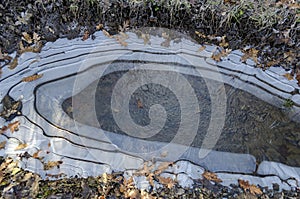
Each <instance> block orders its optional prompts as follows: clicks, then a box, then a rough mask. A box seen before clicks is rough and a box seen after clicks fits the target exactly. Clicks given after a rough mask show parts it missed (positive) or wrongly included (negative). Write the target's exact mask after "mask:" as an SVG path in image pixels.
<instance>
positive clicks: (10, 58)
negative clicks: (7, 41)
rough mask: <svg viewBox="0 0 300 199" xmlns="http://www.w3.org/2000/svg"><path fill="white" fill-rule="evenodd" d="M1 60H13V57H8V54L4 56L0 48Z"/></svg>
mask: <svg viewBox="0 0 300 199" xmlns="http://www.w3.org/2000/svg"><path fill="white" fill-rule="evenodd" d="M0 60H12V57H11V56H8V55H7V54H6V53H5V54H3V53H2V51H1V48H0Z"/></svg>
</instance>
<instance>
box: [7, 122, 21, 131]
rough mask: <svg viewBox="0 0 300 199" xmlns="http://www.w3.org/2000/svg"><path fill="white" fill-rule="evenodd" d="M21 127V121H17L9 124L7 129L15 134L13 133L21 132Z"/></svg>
mask: <svg viewBox="0 0 300 199" xmlns="http://www.w3.org/2000/svg"><path fill="white" fill-rule="evenodd" d="M19 126H20V122H19V121H15V122H13V123H10V124H8V125H7V128H9V130H10V132H11V133H13V132H15V131H18V130H19Z"/></svg>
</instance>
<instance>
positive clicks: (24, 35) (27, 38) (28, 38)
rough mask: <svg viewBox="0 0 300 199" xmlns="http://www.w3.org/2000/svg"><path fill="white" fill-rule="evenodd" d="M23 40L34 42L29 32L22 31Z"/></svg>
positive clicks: (29, 42)
mask: <svg viewBox="0 0 300 199" xmlns="http://www.w3.org/2000/svg"><path fill="white" fill-rule="evenodd" d="M22 35H23V37H22V40H24V41H26V42H27V43H28V44H31V43H32V38H31V36H30V35H29V34H28V33H27V32H22Z"/></svg>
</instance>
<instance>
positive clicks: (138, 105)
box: [137, 99, 143, 108]
mask: <svg viewBox="0 0 300 199" xmlns="http://www.w3.org/2000/svg"><path fill="white" fill-rule="evenodd" d="M137 107H138V108H143V103H142V101H141V100H140V99H138V100H137Z"/></svg>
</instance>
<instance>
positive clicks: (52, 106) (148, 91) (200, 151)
mask: <svg viewBox="0 0 300 199" xmlns="http://www.w3.org/2000/svg"><path fill="white" fill-rule="evenodd" d="M95 36H96V39H95V40H92V39H88V40H86V41H81V39H75V40H71V41H68V40H66V39H60V40H58V41H56V42H54V43H47V44H46V45H45V47H44V48H43V49H42V52H41V53H39V54H35V53H25V54H22V55H21V56H20V58H19V65H18V67H17V68H16V69H15V70H14V71H9V70H8V69H7V70H6V69H3V75H2V78H1V79H0V82H1V88H0V92H1V96H2V97H4V96H5V95H6V94H8V95H10V96H11V97H13V99H15V100H16V99H18V98H20V96H22V100H21V101H22V103H23V108H22V116H18V117H16V118H15V119H14V120H19V121H20V130H19V131H18V132H14V133H13V134H11V133H9V132H7V133H5V136H4V137H3V138H1V139H8V140H9V141H8V146H7V148H6V150H2V152H3V153H5V154H9V155H12V156H13V155H16V154H17V153H18V152H19V151H14V150H11V149H10V148H13V147H15V146H16V145H17V143H18V142H16V141H13V138H15V139H17V140H19V141H21V142H25V143H28V147H27V148H25V149H24V150H25V151H28V153H34V152H36V151H37V150H40V151H47V152H48V153H45V154H43V155H44V156H45V157H44V160H45V161H47V160H49V161H50V160H51V161H52V160H63V161H64V163H65V165H62V167H61V169H63V170H64V172H67V173H68V174H69V175H74V174H75V173H76V172H83V173H87V174H88V175H95V174H99V173H101V172H105V171H109V170H124V169H133V168H138V167H140V166H141V165H142V163H143V162H144V161H146V160H153V158H154V159H156V160H161V161H178V160H180V159H183V160H187V161H190V162H192V163H194V164H197V165H200V166H203V167H204V168H207V169H209V170H212V171H225V172H234V173H255V172H256V171H257V166H258V165H259V164H260V163H262V162H278V163H282V164H284V165H287V166H291V167H295V168H297V167H300V128H299V127H300V115H299V111H300V98H299V90H298V89H299V87H298V85H297V83H296V82H295V81H288V80H287V79H285V77H283V76H282V75H283V74H285V71H284V70H283V69H281V68H272V69H269V70H267V71H262V70H261V69H259V68H255V66H254V65H255V64H254V63H253V62H251V60H248V61H247V63H242V62H241V61H240V58H241V52H239V51H234V52H232V53H230V54H229V55H228V56H226V57H223V58H222V59H223V61H221V62H216V61H214V60H213V59H211V55H212V54H214V53H218V52H219V51H220V48H219V47H214V46H209V45H206V46H205V49H204V48H201V45H199V44H197V43H195V42H193V41H191V39H190V38H187V37H186V36H185V35H184V34H181V33H178V32H176V31H172V30H166V29H154V28H150V29H144V30H138V31H134V32H131V33H126V34H124V33H123V34H120V35H118V36H114V37H113V36H109V35H105V34H103V33H102V32H98V33H97V34H96V35H95ZM200 49H201V50H200ZM36 73H38V74H43V76H42V77H41V78H39V79H37V80H35V81H32V82H22V81H20V79H21V78H23V77H26V76H29V75H32V74H36ZM288 102H289V103H288ZM0 124H1V125H4V124H5V121H4V120H3V121H1V123H0ZM29 159H30V158H29ZM24 165H27V168H29V169H31V170H35V171H38V172H43V171H42V170H43V169H42V168H41V167H42V166H41V163H39V162H38V161H37V160H33V159H31V160H28V161H27V162H25V163H24ZM91 165H92V166H91ZM70 168H72V169H70ZM290 177H291V176H290Z"/></svg>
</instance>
